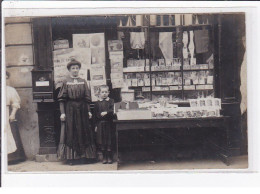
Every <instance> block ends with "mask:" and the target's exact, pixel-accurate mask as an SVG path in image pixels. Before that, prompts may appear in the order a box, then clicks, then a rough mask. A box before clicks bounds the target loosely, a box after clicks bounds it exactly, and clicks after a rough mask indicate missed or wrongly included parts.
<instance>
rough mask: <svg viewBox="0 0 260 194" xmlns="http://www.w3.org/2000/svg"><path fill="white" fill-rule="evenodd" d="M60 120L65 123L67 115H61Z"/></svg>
mask: <svg viewBox="0 0 260 194" xmlns="http://www.w3.org/2000/svg"><path fill="white" fill-rule="evenodd" d="M60 120H61V121H65V120H66V115H65V114H64V113H63V114H61V115H60Z"/></svg>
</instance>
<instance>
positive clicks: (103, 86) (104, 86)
mask: <svg viewBox="0 0 260 194" xmlns="http://www.w3.org/2000/svg"><path fill="white" fill-rule="evenodd" d="M101 88H106V89H107V90H108V91H109V87H108V86H107V85H101V86H99V87H98V93H100V91H101Z"/></svg>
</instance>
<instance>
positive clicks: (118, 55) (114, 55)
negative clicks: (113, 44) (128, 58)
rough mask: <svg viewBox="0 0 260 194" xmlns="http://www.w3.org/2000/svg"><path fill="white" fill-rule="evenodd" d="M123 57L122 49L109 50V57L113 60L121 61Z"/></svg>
mask: <svg viewBox="0 0 260 194" xmlns="http://www.w3.org/2000/svg"><path fill="white" fill-rule="evenodd" d="M123 58H124V53H123V51H111V52H109V59H111V60H113V61H121V60H122V59H123Z"/></svg>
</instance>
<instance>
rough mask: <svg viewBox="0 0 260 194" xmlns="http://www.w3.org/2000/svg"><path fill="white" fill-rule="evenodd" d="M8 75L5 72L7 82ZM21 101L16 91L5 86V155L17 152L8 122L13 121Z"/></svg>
mask: <svg viewBox="0 0 260 194" xmlns="http://www.w3.org/2000/svg"><path fill="white" fill-rule="evenodd" d="M9 77H10V74H9V73H8V72H6V79H7V80H8V79H9ZM20 104H21V100H20V97H19V95H18V93H17V92H16V90H15V89H14V88H13V87H11V86H8V85H7V86H6V136H7V153H8V154H11V153H14V152H15V151H16V150H17V147H16V143H15V139H14V136H13V134H12V130H11V126H10V122H13V121H15V115H16V112H17V110H18V109H19V108H20Z"/></svg>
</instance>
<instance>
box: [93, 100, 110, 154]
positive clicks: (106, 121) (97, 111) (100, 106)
mask: <svg viewBox="0 0 260 194" xmlns="http://www.w3.org/2000/svg"><path fill="white" fill-rule="evenodd" d="M102 112H107V115H105V116H103V117H102V116H101V113H102ZM113 116H114V100H113V99H111V98H107V99H103V100H99V101H97V102H96V103H95V108H94V119H95V125H96V127H97V143H98V144H99V145H100V146H101V149H102V150H106V151H111V148H112V137H113Z"/></svg>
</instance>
